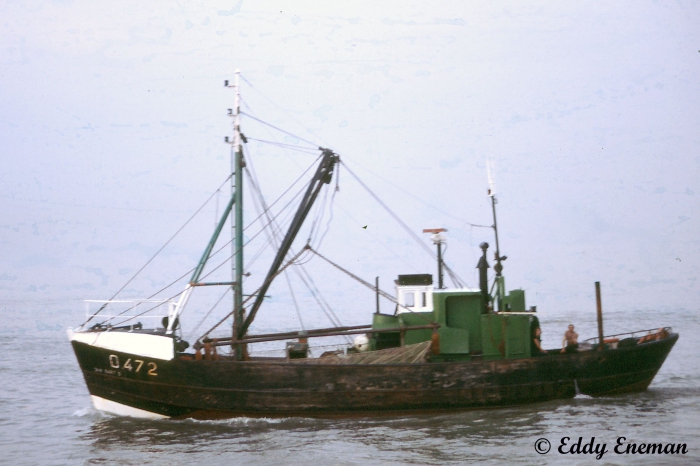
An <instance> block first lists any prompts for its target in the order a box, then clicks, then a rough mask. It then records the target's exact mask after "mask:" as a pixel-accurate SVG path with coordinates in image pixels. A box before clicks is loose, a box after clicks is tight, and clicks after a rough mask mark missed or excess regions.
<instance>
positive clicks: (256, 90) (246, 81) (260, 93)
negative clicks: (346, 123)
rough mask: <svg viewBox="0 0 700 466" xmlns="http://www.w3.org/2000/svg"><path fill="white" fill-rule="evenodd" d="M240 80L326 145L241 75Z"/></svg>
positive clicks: (320, 138)
mask: <svg viewBox="0 0 700 466" xmlns="http://www.w3.org/2000/svg"><path fill="white" fill-rule="evenodd" d="M241 79H242V80H243V81H244V82H245V83H246V84H247V85H248V86H250V88H251V89H253V90H254V91H255V92H257V93H258V95H260V96H262V97H263V98H264V99H265V100H267V101H268V102H270V103H271V104H272V105H273V106H275V107H276V108H277V109H278V110H280V111H281V112H283V113H284V114H286V115H287V116H288V117H289V118H290V119H291V120H292V121H294V122H295V123H296V124H298V125H299V126H301V127H302V128H304V129H305V130H306V131H307V132H308V133H310V134H313V135H314V136H315V137H316V138H317V139H319V140H321V141H322V142H323V143H324V144H326V145H328V143H327V142H326V141H324V139H323V138H322V137H320V136H319V135H318V134H316V133H314V132H313V131H312V130H311V129H310V128H309V127H307V126H306V125H304V124H303V123H301V122H300V121H299V120H297V119H296V118H295V117H294V115H292V114H291V113H290V112H289V111H287V110H285V109H283V108H282V107H280V106H279V105H277V104H276V103H275V102H274V101H273V100H272V99H271V98H269V97H268V96H266V95H265V94H264V93H262V92H261V91H260V90H259V89H258V88H257V87H255V86H253V83H251V82H250V81H248V80H247V79H246V78H245V77H244V76H243V75H241ZM294 137H297V136H294ZM299 139H301V138H299ZM306 142H308V141H306ZM310 144H312V145H314V146H318V144H316V143H310Z"/></svg>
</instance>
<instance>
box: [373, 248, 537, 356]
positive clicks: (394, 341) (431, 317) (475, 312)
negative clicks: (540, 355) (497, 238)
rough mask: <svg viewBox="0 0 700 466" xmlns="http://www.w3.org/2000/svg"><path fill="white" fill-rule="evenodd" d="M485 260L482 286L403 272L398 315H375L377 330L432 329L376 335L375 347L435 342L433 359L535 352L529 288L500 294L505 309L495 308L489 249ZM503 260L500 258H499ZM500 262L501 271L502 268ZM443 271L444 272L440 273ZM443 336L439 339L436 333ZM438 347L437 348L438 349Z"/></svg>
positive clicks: (500, 279)
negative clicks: (436, 281)
mask: <svg viewBox="0 0 700 466" xmlns="http://www.w3.org/2000/svg"><path fill="white" fill-rule="evenodd" d="M487 248H488V244H486V243H483V244H482V250H483V256H482V258H481V260H480V261H479V266H478V267H479V269H480V275H481V277H482V280H481V283H480V289H478V290H474V289H456V290H455V289H453V290H449V291H448V290H444V289H435V288H434V286H433V277H432V275H429V274H419V275H399V278H398V280H396V298H397V302H398V304H397V306H396V311H395V313H394V314H393V315H389V314H380V313H376V314H374V318H373V321H372V329H373V330H380V329H388V328H402V327H407V328H409V327H417V326H422V327H426V325H428V324H437V325H436V329H435V330H432V329H430V328H421V329H414V330H409V329H407V330H402V331H397V332H384V333H374V334H371V336H370V338H369V346H370V348H369V349H371V350H380V349H386V348H393V347H398V346H404V345H410V344H414V343H420V342H424V341H430V340H433V341H434V342H436V343H437V344H438V345H439V351H434V353H439V354H434V355H433V357H432V358H433V359H434V360H435V359H437V360H447V361H458V360H459V361H464V360H470V359H473V358H481V359H509V358H528V357H530V356H531V341H532V338H533V336H532V335H533V333H534V330H535V328H536V327H538V326H539V322H538V319H537V317H536V316H535V312H534V308H532V310H531V311H529V312H528V311H526V309H527V308H526V307H525V292H524V291H523V290H511V291H510V292H509V293H508V294H507V295H505V294H504V295H503V296H502V297H499V299H498V301H497V306H498V307H499V308H500V310H499V312H494V310H493V308H492V303H493V300H492V298H491V296H490V294H489V293H488V290H487V284H486V282H485V280H484V277H485V276H486V268H488V264H487V263H486V258H485V256H486V249H487ZM498 262H500V261H498ZM498 266H500V263H499V264H498V265H497V267H496V270H497V273H498V272H499V270H498V268H499V267H498ZM440 272H441V271H440ZM496 285H497V293H499V292H500V290H503V289H504V284H503V277H502V276H500V274H499V275H498V276H497V278H496ZM435 335H436V336H437V338H436V336H435ZM436 349H437V348H436Z"/></svg>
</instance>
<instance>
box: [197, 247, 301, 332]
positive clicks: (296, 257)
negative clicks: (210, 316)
mask: <svg viewBox="0 0 700 466" xmlns="http://www.w3.org/2000/svg"><path fill="white" fill-rule="evenodd" d="M304 252H306V248H304V249H302V250H301V251H299V252H298V253H297V254H296V255H295V256H294V257H292V258H291V259H290V260H289V262H287V263H286V264H285V265H284V266H282V267H280V269H279V270H278V271H277V272H276V273H275V274H274V275H273V276H271V277H270V278H269V279H268V280H266V281H265V282H263V284H262V285H260V287H258V289H257V290H255V292H253V293H252V294H251V295H250V296H248V298H246V299H245V300H243V302H242V303H241V307H243V306H245V305H246V304H247V303H248V301H250V300H251V299H252V298H253V297H254V296H255V295H257V294H258V293H259V292H260V290H261V289H262V287H263V286H265V285H267V284H269V283H270V282H272V280H273V279H275V278H276V277H277V276H278V275H279V274H281V273H282V272H284V271H285V270H286V268H287V267H289V266H290V265H292V264H293V263H294V261H295V260H297V259H298V258H299V256H301V255H302V254H303V253H304ZM236 311H237V309H234V310H233V311H231V312H229V313H228V314H226V315H225V316H224V317H223V318H222V319H221V320H220V321H218V322H217V323H216V324H214V326H213V327H211V328H210V329H209V330H207V331H206V332H204V334H203V335H202V336H201V337H200V338H198V339H197V341H199V340H201V339H202V338H203V337H206V336H207V335H209V334H210V333H211V332H212V331H213V330H215V329H216V328H217V327H218V326H219V325H221V324H223V323H224V322H225V321H226V319H228V318H229V317H231V316H232V315H233V313H234V312H236Z"/></svg>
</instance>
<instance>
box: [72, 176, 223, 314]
mask: <svg viewBox="0 0 700 466" xmlns="http://www.w3.org/2000/svg"><path fill="white" fill-rule="evenodd" d="M231 176H232V175H229V176H228V177H227V178H226V179H225V180H224V182H223V183H222V184H221V186H219V188H218V189H217V190H216V191H214V192H213V193H212V194H211V195H210V196H209V197H208V198H207V200H206V201H204V203H203V204H202V205H201V206H200V207H199V209H197V210H196V211H195V213H194V214H192V215H191V216H190V218H188V219H187V221H186V222H185V223H184V224H183V225H182V226H181V227H180V228H179V229H178V230H177V231H176V232H175V234H173V235H172V236H171V237H170V239H168V241H166V242H165V244H164V245H163V246H161V248H160V249H158V251H156V253H155V254H153V256H152V257H151V258H150V259H148V261H146V263H145V264H143V266H141V268H140V269H138V270H137V271H136V273H135V274H134V275H132V277H131V278H130V279H129V280H127V281H126V283H124V285H122V287H121V288H119V290H118V291H117V292H116V293H114V295H113V296H112V297H111V298H109V301H107V302H106V303H104V304H103V305H102V306H101V307H100V308H99V309H98V310H97V312H95V313H94V314H92V315H91V316H90V317H89V318H88V319H87V320H86V321H85V322H83V324H82V325H85V324H87V323H88V322H90V321H91V320H92V318H93V317H95V316H96V315H97V314H99V313H100V312H102V310H103V309H104V308H106V307H107V305H108V304H109V303H110V302H111V301H112V300H113V299H114V298H116V297H117V295H119V293H121V292H122V291H123V290H124V288H126V287H127V285H129V283H131V282H132V281H133V280H134V279H135V278H136V277H137V276H138V274H140V273H141V272H142V271H143V269H145V268H146V267H147V266H148V264H150V263H151V262H152V261H153V260H154V259H155V258H156V256H158V254H160V252H161V251H162V250H163V249H165V247H166V246H167V245H168V244H170V242H171V241H172V240H173V239H175V237H176V236H177V235H178V234H180V232H181V231H182V230H183V229H184V228H185V227H186V226H187V225H188V224H189V223H190V222H191V221H192V220H193V219H194V218H195V217H196V216H197V214H199V212H201V210H202V209H203V208H204V206H206V205H207V204H208V203H209V201H211V199H212V198H213V197H214V196H215V195H216V193H217V192H218V191H219V190H220V189H221V188H222V187H223V186H224V185H225V184H226V183H227V182H228V180H229V179H231ZM149 299H150V298H149ZM124 312H126V311H124ZM82 325H81V327H82Z"/></svg>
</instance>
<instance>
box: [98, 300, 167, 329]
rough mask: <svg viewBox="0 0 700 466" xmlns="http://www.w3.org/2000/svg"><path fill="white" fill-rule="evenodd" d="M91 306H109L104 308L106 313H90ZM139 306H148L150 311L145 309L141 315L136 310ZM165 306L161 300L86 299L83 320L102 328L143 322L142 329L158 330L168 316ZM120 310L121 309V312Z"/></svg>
mask: <svg viewBox="0 0 700 466" xmlns="http://www.w3.org/2000/svg"><path fill="white" fill-rule="evenodd" d="M91 304H93V305H94V304H98V305H99V308H102V307H103V306H104V305H106V304H109V305H110V306H109V307H107V308H105V310H108V312H99V313H97V312H95V313H91V312H90V305H91ZM139 304H146V305H149V306H150V307H151V309H148V308H146V309H148V312H144V313H143V314H142V312H143V311H142V310H141V309H140V308H137V306H138V305H139ZM167 304H168V301H167V300H162V299H120V300H98V299H86V300H85V319H86V322H87V321H90V322H96V323H97V322H100V323H101V324H102V327H103V328H109V327H111V326H114V327H121V326H127V327H128V326H135V325H136V324H137V323H141V322H144V324H142V325H143V327H144V328H158V327H162V320H163V317H167V316H168V307H167ZM163 306H165V309H163ZM120 309H122V310H121V312H120ZM122 312H123V314H122ZM93 317H94V319H93ZM97 325H99V324H97Z"/></svg>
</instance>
